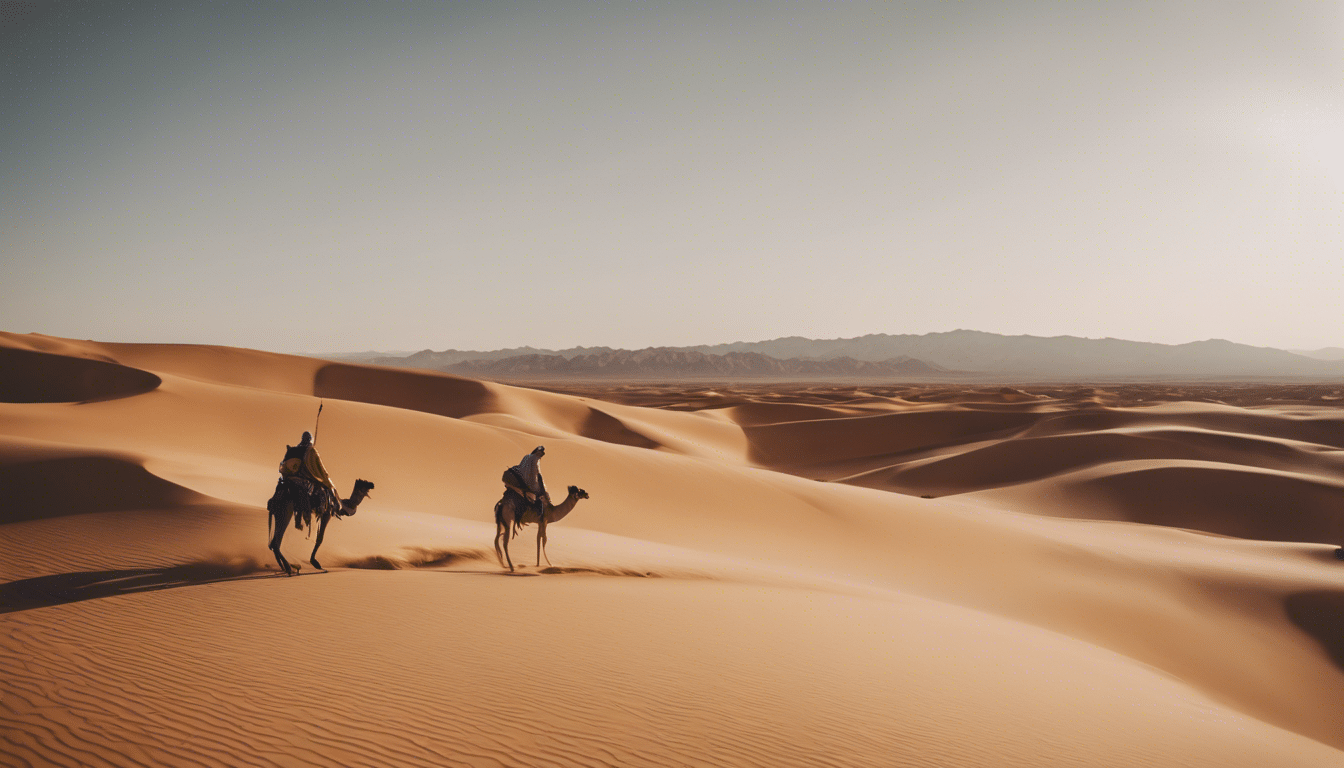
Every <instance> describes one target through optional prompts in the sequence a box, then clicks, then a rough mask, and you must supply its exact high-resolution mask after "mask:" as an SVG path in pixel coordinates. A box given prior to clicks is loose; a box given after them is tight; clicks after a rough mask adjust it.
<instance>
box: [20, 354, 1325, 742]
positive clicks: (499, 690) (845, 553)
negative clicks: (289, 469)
mask: <svg viewBox="0 0 1344 768" xmlns="http://www.w3.org/2000/svg"><path fill="white" fill-rule="evenodd" d="M1308 389H1309V390H1310V391H1307V390H1304V389H1303V388H1300V387H1299V388H1297V389H1296V390H1294V389H1293V388H1282V387H1281V388H1275V387H1271V386H1262V387H1258V388H1248V387H1237V386H1234V385H1226V386H1206V387H1196V386H1188V387H1186V386H1151V387H1144V386H1139V385H1132V386H1126V387H1118V388H1100V389H1099V388H1096V387H1087V386H1082V385H1079V386H1069V387H1057V386H1056V387H1022V386H1017V385H1015V388H1001V387H994V386H979V387H977V386H970V385H968V386H964V387H959V388H958V387H942V388H939V387H932V386H928V387H905V388H902V387H886V388H883V387H867V388H865V387H861V386H853V387H842V386H830V387H827V386H817V385H806V386H804V385H799V386H794V387H789V386H786V385H770V386H751V387H745V386H739V387H730V386H723V387H717V388H711V387H706V386H695V387H676V386H662V387H659V386H644V387H621V386H617V385H604V386H596V385H595V386H593V387H591V388H589V389H584V388H580V387H569V388H566V387H555V388H551V389H549V390H547V389H529V388H521V387H514V386H508V385H504V384H499V383H490V382H482V381H474V380H470V379H464V378H459V377H454V376H449V375H444V374H436V373H431V372H417V371H409V370H405V369H391V368H379V367H376V366H361V365H350V364H343V363H333V362H327V361H322V360H317V359H313V358H305V357H294V356H285V355H277V354H270V353H264V352H256V351H249V350H241V349H231V348H222V347H204V346H180V345H135V344H108V343H95V342H85V341H74V340H67V339H58V338H53V337H47V336H40V335H19V334H0V764H4V765H53V764H55V765H89V766H101V765H219V766H235V765H284V766H288V765H350V766H353V765H367V766H388V765H408V766H409V765H434V766H438V765H470V766H671V765H678V766H679V765H691V766H953V765H954V766H1042V765H1052V766H1053V765H1069V766H1131V765H1132V766H1139V765H1143V766H1151V765H1161V766H1219V767H1220V768H1224V767H1226V766H1257V767H1258V766H1307V765H1310V766H1331V765H1339V766H1344V751H1341V750H1344V716H1341V713H1342V712H1344V669H1342V668H1344V562H1341V561H1339V560H1337V559H1336V558H1335V556H1334V550H1335V548H1336V547H1337V546H1338V544H1339V543H1342V542H1344V409H1341V408H1340V407H1339V406H1340V402H1341V401H1340V400H1339V391H1338V388H1331V387H1328V386H1327V387H1323V388H1319V387H1318V388H1308ZM319 402H321V403H323V404H324V410H323V415H322V420H321V426H320V430H319V432H318V439H317V445H318V448H319V449H320V451H321V454H322V457H323V461H324V462H325V464H326V466H327V468H328V469H329V470H330V471H331V473H332V475H333V476H334V478H335V479H336V482H337V486H338V488H339V489H340V490H341V491H343V492H346V493H348V492H349V489H350V488H351V486H352V484H353V482H354V480H355V479H356V478H364V479H368V480H371V481H373V482H375V483H376V490H374V492H373V494H372V495H371V497H370V498H369V499H368V500H367V501H365V502H364V503H363V505H362V506H361V507H360V508H359V512H358V513H357V514H356V515H355V516H353V517H349V518H345V519H341V520H336V521H333V522H332V524H331V527H330V529H329V530H328V532H327V536H326V540H325V542H324V543H323V547H322V557H321V560H322V562H323V564H324V565H325V566H327V570H326V571H318V570H315V569H314V568H312V566H310V565H308V555H309V552H310V551H311V548H312V544H313V540H312V539H310V538H306V537H305V534H304V532H302V531H295V530H290V531H289V532H288V534H287V536H286V538H285V541H284V545H283V551H284V552H285V553H286V556H287V557H288V558H289V559H290V560H291V561H292V562H295V563H300V564H302V565H303V568H302V570H301V572H300V574H299V575H298V576H296V577H287V576H285V575H283V574H282V573H280V572H279V571H278V569H277V567H276V565H275V560H274V558H273V557H272V556H271V553H270V552H269V551H268V549H267V546H266V542H267V532H266V528H267V515H266V512H265V502H266V500H267V498H269V496H270V495H271V492H272V490H273V489H274V485H275V479H276V465H277V464H278V462H279V460H280V458H281V456H282V455H283V453H284V450H285V446H286V444H293V443H295V442H297V440H298V437H299V434H300V433H301V432H302V431H304V430H311V429H312V428H313V420H314V416H315V415H316V412H317V408H318V404H319ZM537 444H543V445H545V446H546V449H547V455H546V458H545V459H544V460H543V462H542V470H543V472H544V474H545V476H546V479H547V483H548V485H549V486H550V488H551V490H552V492H553V494H554V495H556V496H561V495H563V492H564V491H563V489H564V488H565V487H566V486H569V485H575V486H578V487H580V488H583V489H584V490H586V491H587V492H588V493H589V494H590V496H591V498H589V499H587V500H584V501H582V502H580V503H579V504H578V506H577V507H575V509H574V511H573V512H572V513H571V514H570V515H569V516H568V517H567V518H566V519H564V520H563V521H561V522H559V523H557V524H556V525H554V526H552V527H551V528H550V529H549V532H548V534H549V544H548V547H547V553H548V556H549V560H550V561H551V565H549V566H548V565H546V564H545V563H544V562H543V563H542V565H541V566H540V567H539V566H537V565H536V560H535V558H536V550H535V546H536V545H535V534H536V528H535V527H529V528H527V529H526V530H525V531H524V533H523V534H522V535H521V536H520V537H519V538H518V539H515V540H514V541H513V543H512V545H511V554H512V555H513V558H514V560H515V563H516V564H517V565H518V566H519V567H518V569H517V571H516V572H514V573H509V572H508V571H507V570H506V569H504V568H502V567H501V566H500V564H499V563H498V562H497V560H496V557H495V553H494V551H493V548H492V540H493V538H494V533H495V526H494V522H493V514H492V509H493V506H494V504H495V502H496V501H497V500H498V499H499V497H500V494H501V492H502V490H503V489H502V486H501V484H500V481H499V477H500V473H501V472H502V471H503V469H505V468H507V467H508V466H510V465H512V464H515V463H517V462H518V460H519V459H520V458H521V457H522V456H523V455H524V454H525V453H527V452H528V451H530V450H531V449H532V448H533V447H534V446H535V445H537Z"/></svg>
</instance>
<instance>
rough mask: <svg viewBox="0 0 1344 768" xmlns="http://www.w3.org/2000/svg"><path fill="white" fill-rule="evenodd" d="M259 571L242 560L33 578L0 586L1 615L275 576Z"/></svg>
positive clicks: (81, 572)
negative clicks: (101, 599)
mask: <svg viewBox="0 0 1344 768" xmlns="http://www.w3.org/2000/svg"><path fill="white" fill-rule="evenodd" d="M261 570H262V567H261V565H260V564H259V563H258V562H257V561H256V560H253V559H251V558H242V559H239V560H234V561H230V562H199V563H187V564H185V565H172V566H166V567H163V568H124V569H120V570H107V571H73V572H71V573H57V574H53V575H50V576H35V577H33V578H31V579H19V580H18V581H10V582H5V583H4V584H0V614H4V613H15V612H18V611H27V610H31V609H33V608H46V607H49V606H53V605H64V604H66V603H77V602H80V601H82V600H97V599H99V598H103V597H114V596H116V595H128V594H134V593H137V592H155V591H158V590H161V589H174V588H176V587H188V586H192V585H196V584H210V583H214V582H220V581H245V580H248V579H266V578H273V577H274V576H275V575H277V574H273V573H259V571H261Z"/></svg>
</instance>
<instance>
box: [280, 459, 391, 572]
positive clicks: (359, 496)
mask: <svg viewBox="0 0 1344 768" xmlns="http://www.w3.org/2000/svg"><path fill="white" fill-rule="evenodd" d="M280 482H281V486H280V488H278V489H277V492H276V495H275V497H273V498H272V499H271V501H270V502H268V503H267V504H266V510H267V512H269V513H270V514H269V516H268V517H267V518H266V526H267V530H268V531H269V530H271V529H272V528H274V530H275V532H274V534H272V535H271V552H272V553H274V554H275V561H276V562H277V563H279V564H280V567H281V568H283V569H285V575H286V576H293V575H294V574H296V573H298V572H299V566H297V565H291V564H290V562H289V561H288V560H286V559H285V556H284V555H282V554H280V542H281V541H283V540H284V538H285V529H286V528H288V527H289V521H290V520H293V521H294V527H295V528H296V529H302V528H303V527H304V526H307V527H308V530H309V532H311V531H312V524H313V519H312V515H311V514H307V515H304V514H296V513H297V511H298V510H296V508H295V503H294V498H293V495H292V492H291V489H292V488H293V486H292V485H290V484H288V483H285V482H284V481H283V480H282V481H280ZM371 490H373V483H371V482H369V481H368V480H356V481H355V488H354V490H352V491H351V492H350V498H348V499H341V506H340V509H331V507H330V505H329V504H323V505H322V506H321V507H320V508H317V509H314V510H313V512H315V513H316V514H317V520H318V525H317V543H316V544H314V545H313V554H312V556H311V557H309V558H308V562H310V563H312V564H313V567H314V568H316V569H318V570H319V571H320V570H323V568H322V564H321V563H319V562H317V549H318V547H320V546H322V537H323V536H325V535H326V533H327V523H329V522H331V518H332V517H333V516H335V517H349V516H350V515H353V514H355V511H356V510H357V509H358V508H359V504H360V502H362V501H364V499H365V498H367V497H368V495H369V491H371Z"/></svg>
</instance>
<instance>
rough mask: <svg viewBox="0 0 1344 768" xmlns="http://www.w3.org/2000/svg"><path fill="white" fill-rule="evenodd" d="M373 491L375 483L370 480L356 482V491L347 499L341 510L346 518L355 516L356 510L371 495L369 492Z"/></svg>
mask: <svg viewBox="0 0 1344 768" xmlns="http://www.w3.org/2000/svg"><path fill="white" fill-rule="evenodd" d="M372 490H373V483H371V482H369V481H368V480H356V481H355V490H353V491H351V492H350V498H348V499H346V500H345V503H344V504H342V505H341V510H342V511H343V512H345V515H344V516H346V517H349V516H350V515H353V514H355V508H356V507H358V506H359V503H360V502H361V501H363V500H364V499H365V498H366V497H367V496H368V495H369V491H372Z"/></svg>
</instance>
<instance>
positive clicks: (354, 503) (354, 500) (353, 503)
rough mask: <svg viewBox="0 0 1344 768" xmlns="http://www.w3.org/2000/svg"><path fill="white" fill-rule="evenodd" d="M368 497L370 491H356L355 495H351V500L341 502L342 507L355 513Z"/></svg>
mask: <svg viewBox="0 0 1344 768" xmlns="http://www.w3.org/2000/svg"><path fill="white" fill-rule="evenodd" d="M367 495H369V492H368V491H363V492H360V491H355V492H354V493H351V494H350V498H348V499H342V500H341V506H342V507H344V508H346V509H348V510H350V511H351V512H354V511H355V510H356V509H358V508H359V504H360V502H362V501H364V497H365V496H367Z"/></svg>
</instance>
